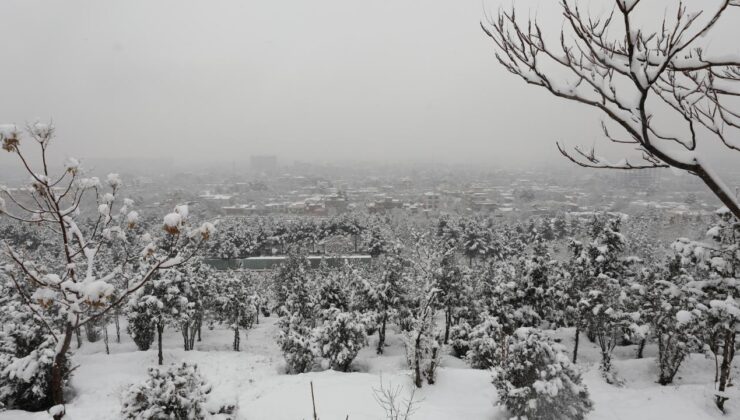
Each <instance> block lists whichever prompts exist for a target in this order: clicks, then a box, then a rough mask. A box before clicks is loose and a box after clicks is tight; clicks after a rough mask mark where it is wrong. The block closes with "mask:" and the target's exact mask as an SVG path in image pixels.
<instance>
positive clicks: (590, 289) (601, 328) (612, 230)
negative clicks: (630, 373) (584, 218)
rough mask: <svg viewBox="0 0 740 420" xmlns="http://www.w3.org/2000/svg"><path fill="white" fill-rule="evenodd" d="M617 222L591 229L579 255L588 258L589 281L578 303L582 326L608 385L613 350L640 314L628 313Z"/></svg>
mask: <svg viewBox="0 0 740 420" xmlns="http://www.w3.org/2000/svg"><path fill="white" fill-rule="evenodd" d="M620 223H621V220H620V219H619V218H610V219H607V220H604V221H603V222H601V221H597V222H596V223H594V225H593V226H592V235H594V236H593V240H592V241H591V243H589V244H588V246H587V247H586V248H585V249H584V252H585V253H583V254H582V255H583V256H584V258H587V260H586V263H587V264H588V274H589V276H590V279H589V281H588V283H587V284H586V287H585V289H583V295H582V298H581V301H580V302H579V303H578V306H579V311H580V312H581V320H582V322H583V325H584V327H585V329H586V330H587V331H588V332H589V333H590V334H592V335H593V337H594V338H595V340H596V343H597V344H598V345H599V348H600V350H601V369H602V371H603V373H604V377H605V378H606V380H607V382H609V383H613V382H615V381H616V378H615V377H614V372H613V371H612V364H611V356H612V351H613V350H614V348H615V347H616V346H617V344H619V343H620V342H621V341H622V340H623V339H624V338H625V336H626V334H627V333H628V332H629V331H630V328H631V327H632V328H633V329H634V325H633V324H635V322H636V321H638V320H639V313H637V312H635V313H632V312H630V311H629V306H628V305H629V299H628V295H627V291H628V290H629V289H628V287H627V284H626V283H627V280H626V279H627V278H628V277H629V273H628V271H627V264H626V262H625V260H624V259H623V258H622V256H621V253H622V250H623V249H624V244H625V239H624V236H623V235H622V234H621V233H620V231H619V230H620Z"/></svg>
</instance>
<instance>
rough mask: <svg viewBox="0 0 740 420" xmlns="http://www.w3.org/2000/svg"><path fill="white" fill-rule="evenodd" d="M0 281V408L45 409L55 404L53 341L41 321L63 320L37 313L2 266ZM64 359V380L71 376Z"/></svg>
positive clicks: (53, 321)
mask: <svg viewBox="0 0 740 420" xmlns="http://www.w3.org/2000/svg"><path fill="white" fill-rule="evenodd" d="M0 281H2V283H0V325H1V326H2V327H0V411H1V410H3V409H19V410H28V411H40V410H45V409H47V408H49V407H51V406H52V405H54V401H53V399H52V398H51V396H52V394H51V389H50V384H51V382H50V377H51V367H52V363H53V362H54V352H55V348H54V347H55V343H54V340H53V337H52V336H51V334H50V333H49V331H48V329H47V328H45V326H44V325H43V322H52V324H55V325H58V324H60V323H63V320H62V319H60V318H59V317H54V318H51V319H41V318H40V317H38V316H36V315H35V314H34V313H33V311H31V309H30V308H29V307H28V306H27V305H25V304H24V303H23V301H22V298H21V297H20V296H18V291H17V290H16V289H15V287H14V286H13V285H11V284H10V279H8V278H6V277H5V276H4V275H3V273H2V270H1V269H0ZM28 287H30V288H32V287H33V286H31V285H29V286H28ZM26 292H27V294H31V293H32V291H31V290H26ZM66 363H67V365H66V366H65V369H64V381H65V382H66V381H67V380H68V379H69V376H70V363H69V360H68V359H67V362H66Z"/></svg>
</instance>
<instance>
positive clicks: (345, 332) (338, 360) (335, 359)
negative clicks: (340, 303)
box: [311, 307, 367, 372]
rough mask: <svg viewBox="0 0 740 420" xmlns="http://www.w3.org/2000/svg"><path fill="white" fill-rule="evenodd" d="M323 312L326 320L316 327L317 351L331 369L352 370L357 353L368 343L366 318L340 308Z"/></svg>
mask: <svg viewBox="0 0 740 420" xmlns="http://www.w3.org/2000/svg"><path fill="white" fill-rule="evenodd" d="M321 312H322V314H321V318H322V323H321V325H319V326H317V327H316V328H314V329H313V332H312V337H311V339H312V343H313V349H314V353H315V355H316V356H318V357H321V358H323V359H324V360H326V362H327V364H328V367H330V368H331V369H334V370H338V371H341V372H348V371H349V369H350V366H351V365H352V361H353V360H354V359H355V357H356V356H357V353H358V352H359V351H360V350H361V349H362V348H363V347H365V345H367V335H366V333H365V329H366V326H365V324H364V323H363V322H362V317H361V316H360V314H358V313H356V312H345V311H343V310H341V309H339V308H336V307H332V308H329V309H324V310H323V311H321Z"/></svg>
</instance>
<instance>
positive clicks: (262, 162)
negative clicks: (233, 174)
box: [249, 155, 277, 174]
mask: <svg viewBox="0 0 740 420" xmlns="http://www.w3.org/2000/svg"><path fill="white" fill-rule="evenodd" d="M249 163H250V165H251V168H252V170H253V171H254V172H259V173H266V174H274V173H276V172H277V156H275V155H252V156H251V157H250V158H249Z"/></svg>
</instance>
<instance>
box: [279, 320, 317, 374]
mask: <svg viewBox="0 0 740 420" xmlns="http://www.w3.org/2000/svg"><path fill="white" fill-rule="evenodd" d="M311 333H312V329H311V328H310V327H309V326H308V325H307V323H306V322H305V321H304V320H303V319H302V318H301V317H300V316H298V315H294V316H286V317H282V318H280V334H279V335H278V340H277V341H278V346H280V350H282V351H283V357H284V358H285V363H286V371H287V373H303V372H308V371H309V370H311V368H312V367H313V363H314V353H313V351H312V349H311Z"/></svg>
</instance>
